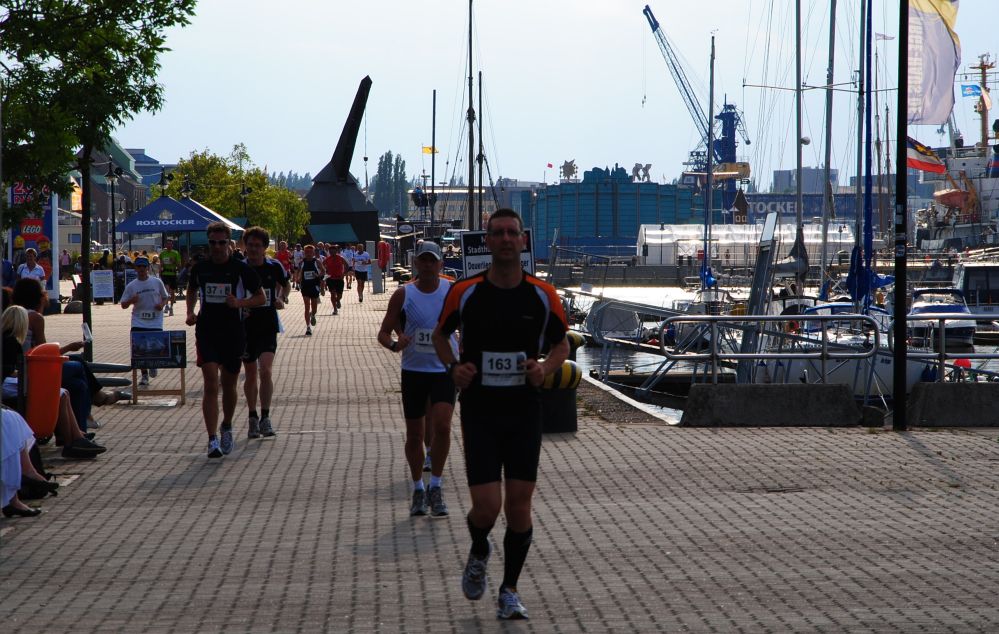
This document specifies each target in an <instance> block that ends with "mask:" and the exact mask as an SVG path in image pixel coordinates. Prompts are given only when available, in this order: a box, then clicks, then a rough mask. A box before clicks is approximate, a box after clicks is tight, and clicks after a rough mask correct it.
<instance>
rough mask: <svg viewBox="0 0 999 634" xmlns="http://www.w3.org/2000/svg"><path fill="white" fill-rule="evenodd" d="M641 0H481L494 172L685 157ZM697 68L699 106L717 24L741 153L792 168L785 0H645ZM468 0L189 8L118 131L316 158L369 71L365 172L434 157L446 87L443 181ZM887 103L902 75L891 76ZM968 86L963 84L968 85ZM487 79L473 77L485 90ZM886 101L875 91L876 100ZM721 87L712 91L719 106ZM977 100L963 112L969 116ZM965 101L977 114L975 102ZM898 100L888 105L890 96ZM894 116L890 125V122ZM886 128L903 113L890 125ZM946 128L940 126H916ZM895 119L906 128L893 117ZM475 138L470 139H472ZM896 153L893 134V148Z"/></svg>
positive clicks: (460, 90)
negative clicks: (136, 107) (155, 89)
mask: <svg viewBox="0 0 999 634" xmlns="http://www.w3.org/2000/svg"><path fill="white" fill-rule="evenodd" d="M645 4H646V2H645V1H644V0H530V1H527V0H503V1H502V2H500V1H498V0H475V5H474V16H475V23H476V27H475V61H474V66H475V70H476V71H479V70H481V71H482V72H483V77H484V82H485V90H484V97H483V100H484V106H485V107H484V123H485V127H486V130H485V135H484V136H485V142H486V155H487V158H488V160H489V164H490V169H491V173H492V176H493V177H494V178H497V177H499V176H505V177H510V178H517V179H521V180H536V181H540V180H542V179H543V178H547V180H548V181H549V182H552V181H553V180H554V179H555V178H557V169H554V170H547V173H546V164H547V163H553V164H555V166H556V168H557V167H558V166H559V165H560V164H561V163H562V162H563V161H566V160H575V161H576V164H577V166H578V167H579V168H580V170H581V171H582V170H585V169H589V168H591V167H594V166H599V167H604V166H613V165H614V164H615V163H619V164H620V165H622V166H624V167H626V168H627V169H629V171H630V169H631V166H632V165H634V164H635V163H639V162H640V163H643V164H645V163H651V164H652V166H653V167H652V170H651V175H652V177H653V180H657V181H670V180H672V179H674V178H676V177H678V176H679V174H680V172H681V171H682V169H683V167H682V165H681V163H682V162H683V160H684V159H685V158H686V155H687V153H688V152H689V151H690V150H691V149H693V147H694V146H695V145H696V144H697V139H698V137H697V133H696V131H695V128H694V124H693V122H692V121H691V118H690V116H689V115H688V114H687V111H686V108H685V107H684V105H683V102H682V101H681V99H680V97H679V94H678V91H677V89H676V86H675V85H674V82H673V79H672V78H671V76H670V75H669V72H668V70H667V67H666V64H665V62H664V60H663V58H662V56H661V54H660V52H659V49H658V46H657V45H656V42H655V39H654V38H653V36H652V33H651V30H650V29H649V26H648V24H647V22H646V20H645V18H644V16H643V15H642V8H643V7H644V5H645ZM649 4H651V6H652V9H653V11H654V12H655V14H656V17H657V18H658V19H659V22H660V23H661V24H662V26H663V29H664V30H665V32H666V34H667V35H668V36H669V37H670V39H671V40H672V42H673V44H674V45H675V47H676V49H677V51H678V52H679V53H680V54H681V55H682V57H683V59H684V61H685V63H686V64H687V72H688V74H689V75H690V76H691V78H692V79H694V80H695V82H696V83H697V84H699V86H700V89H701V90H702V92H701V95H702V99H703V103H704V104H705V106H704V107H705V108H706V101H707V83H708V75H709V74H708V68H709V63H708V60H709V51H710V38H711V35H712V34H714V35H715V36H716V46H717V53H716V55H717V62H716V102H717V103H719V104H720V102H721V101H722V99H723V97H726V96H727V98H728V100H729V101H730V102H734V103H736V104H737V105H738V106H739V107H740V109H742V110H743V111H744V113H745V124H746V128H747V131H748V134H749V138H750V139H751V141H752V144H751V145H749V146H745V145H740V159H742V160H748V161H750V162H751V164H752V168H753V172H754V176H756V177H757V178H758V181H759V184H760V186H761V187H766V186H768V185H769V183H770V180H771V171H772V170H773V169H793V167H794V153H793V142H792V141H793V138H794V136H793V135H794V116H793V103H794V101H793V100H794V98H793V93H792V92H789V91H782V90H775V89H765V88H755V87H748V86H744V84H766V85H772V86H782V87H785V88H791V87H793V84H794V31H793V20H794V9H793V8H794V2H792V0H714V1H713V2H679V1H676V0H650V2H649ZM802 5H803V15H804V22H805V28H804V33H803V42H804V45H803V59H804V64H803V65H804V83H805V84H807V85H811V86H817V85H822V84H824V83H825V68H826V57H827V47H828V29H829V22H828V13H829V0H803V1H802ZM859 5H860V0H840V2H839V11H838V16H837V33H838V35H837V47H838V54H837V62H836V65H837V66H836V73H835V74H836V77H835V81H836V82H837V83H844V82H849V81H850V80H851V78H852V69H853V68H856V66H857V61H856V59H857V53H858V52H857V47H858V44H857V42H858V34H857V30H858V26H857V24H858V16H857V13H858V12H859ZM897 7H898V3H897V0H895V1H889V2H887V3H881V2H877V1H876V2H875V24H876V25H877V26H876V27H875V30H876V31H878V32H882V33H885V34H887V35H889V36H893V35H896V34H897V12H898V8H897ZM994 11H995V0H965V1H964V2H962V3H961V10H960V14H959V21H958V32H959V34H960V35H961V37H962V45H963V64H962V67H966V66H967V65H968V63H970V62H972V61H974V60H975V59H976V57H977V55H978V54H979V53H984V52H992V53H995V52H996V51H995V49H997V48H999V47H997V46H996V45H997V44H999V42H996V41H995V37H990V36H989V35H988V33H987V32H986V24H987V23H988V22H989V21H992V22H994V17H995V13H994ZM467 28H468V3H467V2H466V1H465V0H423V1H422V2H412V0H364V1H363V2H318V1H314V0H312V1H310V0H284V1H283V2H273V1H272V0H239V1H236V0H201V2H200V3H199V6H198V10H197V15H196V16H195V17H194V18H193V20H192V24H191V25H190V26H188V27H187V28H184V29H177V30H175V31H172V32H170V34H169V36H168V46H170V47H171V48H172V49H173V50H172V51H170V52H169V53H166V54H165V55H164V56H163V58H162V64H163V68H162V71H161V73H160V81H161V82H162V84H163V85H164V87H165V93H164V96H165V100H166V103H165V106H164V108H163V109H162V110H161V111H160V112H159V113H157V114H155V115H151V114H148V113H143V114H140V115H138V116H137V117H136V118H135V120H134V121H132V122H130V123H129V124H127V125H126V126H123V127H122V128H121V129H119V130H118V131H117V132H116V135H115V136H116V138H117V139H118V140H119V141H120V142H121V143H122V144H123V145H125V146H126V147H142V148H145V149H146V150H147V152H148V153H149V154H150V155H151V156H153V157H155V158H157V159H159V160H161V161H163V162H175V161H176V160H177V159H179V158H182V157H185V156H187V155H188V154H189V153H190V152H191V151H193V150H201V149H205V148H208V149H210V150H211V151H213V152H216V153H220V154H224V153H227V152H228V151H229V150H230V149H231V147H232V146H233V145H234V144H236V143H240V142H242V143H245V144H246V145H247V147H248V149H249V152H250V156H251V157H252V159H253V161H254V163H256V164H257V165H258V166H261V167H263V166H266V167H267V168H268V170H269V171H286V172H287V171H292V170H293V171H296V172H299V173H300V174H304V173H305V172H310V173H312V174H313V175H315V174H316V173H317V172H318V171H319V170H320V169H321V168H322V167H323V166H324V165H325V164H326V163H327V162H328V161H329V159H330V157H331V155H332V153H333V148H334V146H335V145H336V142H337V139H338V138H339V135H340V131H341V129H342V127H343V124H344V121H345V119H346V116H347V112H348V110H349V108H350V104H351V102H352V100H353V98H354V94H355V92H356V90H357V86H358V83H359V82H360V80H361V79H362V78H363V77H364V76H365V75H370V76H371V78H372V80H373V86H372V89H371V94H370V97H369V99H368V105H367V113H366V121H365V124H364V126H362V129H361V132H360V134H359V136H358V141H357V148H356V152H355V155H354V161H353V164H352V172H353V173H354V175H355V176H357V177H358V178H359V179H360V180H361V183H362V184H363V183H364V178H365V165H364V163H363V161H362V157H363V156H364V155H365V154H367V156H368V157H369V161H368V167H367V171H368V174H369V175H370V176H373V175H374V172H375V169H376V167H377V159H378V157H379V156H380V155H381V154H383V153H384V152H386V151H392V152H393V153H397V154H401V155H402V156H403V158H404V159H405V160H406V163H407V171H408V173H409V175H413V174H419V173H420V172H421V171H422V170H426V172H427V173H428V174H429V172H430V161H429V156H428V155H424V154H422V152H421V147H422V146H423V145H430V143H431V118H432V117H431V93H432V90H434V89H436V90H437V147H438V148H439V149H440V154H438V165H437V181H438V182H439V181H443V180H445V178H446V177H447V176H446V174H448V173H451V172H454V171H455V168H456V167H457V173H458V174H467V165H466V164H465V158H463V157H465V156H467V149H466V148H467V146H465V145H464V143H465V139H466V138H467V133H466V132H465V131H464V130H465V128H464V127H463V118H464V113H465V108H466V107H467V106H466V105H465V103H466V101H465V100H466V99H467V97H466V93H467V75H468V69H467V56H466V46H467V38H468V34H467ZM896 48H897V40H893V41H883V42H879V44H878V47H877V49H878V51H879V60H880V61H879V64H878V66H879V68H880V69H881V71H880V73H879V82H880V84H879V85H880V87H882V88H889V87H892V86H894V85H895V75H896V72H895V67H896V62H895V59H896V51H895V49H896ZM882 95H883V97H882V99H887V100H888V101H890V102H891V104H890V107H891V110H892V113H894V110H895V108H894V92H885V93H882ZM959 99H960V98H959ZM805 104H806V105H805V116H804V119H805V128H806V129H805V135H806V136H809V137H810V138H811V139H812V140H813V142H812V143H811V144H810V145H809V146H807V147H806V148H805V158H804V163H805V165H806V166H818V165H820V164H821V162H822V155H823V149H822V143H821V139H822V136H823V132H822V130H823V117H824V114H823V106H824V95H823V93H821V92H820V91H809V92H808V93H807V96H806V100H805ZM477 106H478V96H477V94H476V107H477ZM884 106H885V103H884V102H883V103H882V104H881V106H880V111H881V112H882V113H883V110H884ZM717 107H718V106H716V110H717ZM854 108H855V101H854V97H853V96H852V95H850V94H849V93H847V92H837V93H836V107H835V112H836V116H835V117H834V126H835V133H834V141H833V144H832V147H833V156H834V158H833V161H832V163H833V167H835V168H838V169H840V170H841V177H840V182H845V180H846V179H845V178H844V176H845V174H846V173H852V171H853V170H852V168H851V165H853V162H854V160H855V159H854V158H853V156H854V155H855V152H856V142H855V141H854V137H855V135H856V127H855V123H854V121H853V118H855V115H854V112H855V110H854ZM970 109H971V101H970V100H967V101H966V103H961V102H960V101H959V103H958V108H957V110H958V124H959V126H962V129H964V130H966V135H968V134H969V133H972V132H973V131H974V130H975V129H977V128H976V127H975V126H976V124H975V123H974V122H973V120H972V118H971V116H970V115H971V114H973V113H970ZM969 113H970V114H969ZM892 116H894V115H893V114H892ZM882 127H883V128H885V127H888V126H885V125H884V124H882ZM892 129H893V126H892ZM912 133H913V135H914V136H917V137H918V138H920V140H922V141H924V142H926V143H930V144H935V143H939V142H940V141H941V139H940V138H939V137H938V136H937V135H936V133H935V129H934V128H930V127H926V128H914V129H913V130H912ZM891 136H892V137H894V131H892V133H891ZM477 142H478V141H476V143H477ZM893 154H894V152H893Z"/></svg>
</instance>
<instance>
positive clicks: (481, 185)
mask: <svg viewBox="0 0 999 634" xmlns="http://www.w3.org/2000/svg"><path fill="white" fill-rule="evenodd" d="M482 113H483V110H482V71H481V70H480V71H479V158H478V160H479V215H478V216H477V219H476V221H475V222H476V223H478V225H479V228H480V229H481V228H482V210H483V206H482V195H483V193H484V192H485V188H486V187H485V183H486V181H485V180H483V178H482V164H483V163H484V162H485V159H486V154H485V152H486V149H485V146H484V145H483V143H482V119H484V118H485V117H484V116H483V115H482Z"/></svg>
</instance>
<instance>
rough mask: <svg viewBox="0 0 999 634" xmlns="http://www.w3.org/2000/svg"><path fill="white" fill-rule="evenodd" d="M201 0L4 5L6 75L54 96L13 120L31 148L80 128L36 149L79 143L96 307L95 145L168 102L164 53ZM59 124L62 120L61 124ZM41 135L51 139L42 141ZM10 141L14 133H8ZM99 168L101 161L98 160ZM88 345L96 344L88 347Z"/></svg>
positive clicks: (0, 39)
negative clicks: (45, 111)
mask: <svg viewBox="0 0 999 634" xmlns="http://www.w3.org/2000/svg"><path fill="white" fill-rule="evenodd" d="M195 4H196V2H195V0H143V1H142V2H135V1H134V0H76V1H69V0H66V1H59V2H53V1H51V0H19V1H18V2H16V3H12V2H7V3H5V7H4V8H3V9H0V57H2V62H3V63H4V66H3V70H4V74H5V81H6V76H9V77H12V78H13V77H17V78H18V81H16V82H15V83H14V84H13V85H15V86H16V87H17V88H18V90H20V91H22V92H30V91H31V90H32V86H31V85H29V84H27V83H26V82H25V78H26V77H34V78H36V79H37V84H36V85H37V92H36V93H34V95H33V96H24V97H22V98H20V99H18V102H19V103H26V104H38V103H47V107H48V108H49V109H50V114H49V115H48V116H41V115H39V116H35V117H29V116H22V117H20V118H18V119H17V123H18V125H19V126H21V129H20V130H18V131H16V132H14V131H8V130H7V129H6V125H7V122H6V121H5V134H4V137H6V136H7V134H11V136H12V138H13V139H20V140H24V141H23V142H22V144H23V145H27V146H28V150H27V151H28V152H34V153H36V154H44V153H46V151H52V146H51V140H53V139H59V138H63V139H66V140H68V139H69V138H70V136H72V139H73V143H72V144H70V145H68V146H65V147H63V148H61V151H59V152H56V153H55V154H54V155H53V156H51V157H48V158H45V159H42V158H38V159H35V160H37V161H38V162H39V163H41V164H45V165H47V164H49V162H50V161H53V160H59V159H60V158H65V156H66V151H69V150H72V149H73V146H76V147H79V148H80V150H79V152H78V153H77V156H79V157H80V158H79V160H78V161H77V164H76V167H77V169H78V170H79V171H80V176H81V180H82V181H83V182H82V186H83V226H82V228H81V229H82V245H81V247H82V255H83V258H82V260H83V282H84V289H85V292H86V297H87V301H85V302H84V316H83V317H84V320H85V321H87V322H88V323H90V322H91V313H90V301H89V291H90V288H89V286H90V275H89V268H90V257H89V255H90V222H91V212H90V200H91V190H92V185H91V181H90V175H91V170H92V168H93V167H95V166H94V165H93V163H94V152H95V151H100V150H101V149H102V148H104V146H105V145H106V144H107V143H108V141H109V140H110V138H111V132H112V131H113V130H114V129H115V128H116V127H117V126H119V125H121V124H122V123H124V122H125V121H128V120H129V119H131V118H132V117H133V116H134V115H135V113H138V112H141V111H144V110H150V111H156V110H159V108H160V107H161V106H162V103H163V86H162V85H160V84H158V83H157V82H156V74H157V72H158V71H159V68H160V64H159V56H160V54H161V53H163V52H164V51H166V50H168V49H167V48H166V45H165V44H166V39H165V37H166V32H167V30H168V29H170V28H171V27H174V26H183V25H186V24H188V22H189V19H190V16H191V15H193V13H194V7H195ZM53 126H55V128H56V129H53ZM36 135H41V136H42V137H44V138H45V139H48V140H49V143H47V144H41V145H38V146H35V144H34V143H33V140H34V138H35V136H36ZM4 142H5V143H6V140H5V141H4ZM29 163H30V160H29V161H28V163H20V164H18V165H15V166H14V167H13V169H12V170H11V173H14V174H16V173H18V172H26V171H27V165H28V164H29ZM98 169H99V167H98ZM87 352H88V355H89V354H90V350H89V347H88V351H87Z"/></svg>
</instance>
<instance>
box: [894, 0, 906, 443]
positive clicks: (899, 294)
mask: <svg viewBox="0 0 999 634" xmlns="http://www.w3.org/2000/svg"><path fill="white" fill-rule="evenodd" d="M898 10H899V14H898V106H897V107H896V116H897V117H898V123H897V126H898V131H897V133H896V134H895V142H896V143H898V147H897V148H896V150H895V301H894V302H892V318H893V319H894V320H895V325H894V327H893V334H894V339H895V353H894V362H895V363H894V367H893V372H892V395H893V396H894V399H893V400H894V405H895V406H894V412H893V413H892V429H894V430H895V431H905V430H906V429H907V426H908V422H907V421H906V403H905V385H906V366H907V365H908V363H906V358H907V357H908V346H907V345H906V341H905V337H906V326H907V325H908V324H907V323H906V321H905V316H906V305H905V304H906V301H905V300H906V297H907V295H908V290H907V289H908V287H907V286H906V276H907V270H906V269H907V262H906V255H907V253H906V251H907V247H906V239H907V237H908V233H909V228H908V224H909V210H908V209H907V206H906V198H907V193H908V189H909V184H908V173H907V169H908V167H907V166H906V152H907V148H906V145H905V143H906V137H907V135H908V130H907V126H908V118H909V108H908V102H907V100H908V96H909V0H901V2H899V8H898Z"/></svg>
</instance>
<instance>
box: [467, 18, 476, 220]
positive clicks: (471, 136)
mask: <svg viewBox="0 0 999 634" xmlns="http://www.w3.org/2000/svg"><path fill="white" fill-rule="evenodd" d="M472 90H473V87H472V0H468V229H469V230H474V229H475V108H474V107H473V106H472V98H473V93H472Z"/></svg>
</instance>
